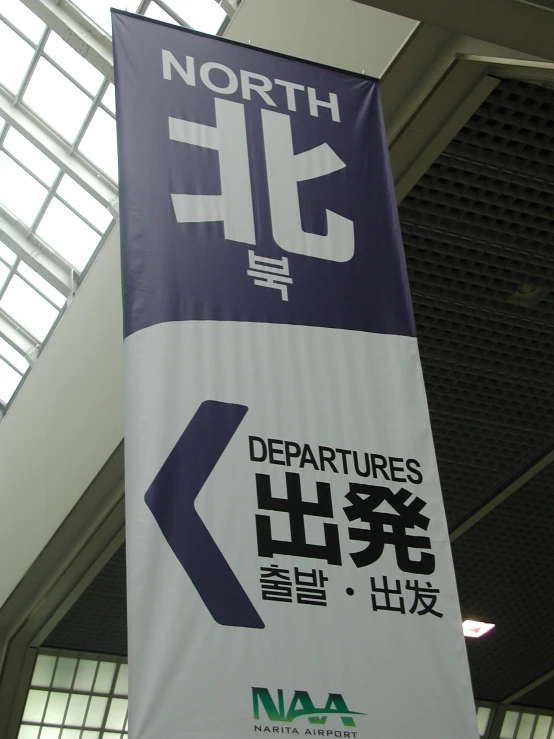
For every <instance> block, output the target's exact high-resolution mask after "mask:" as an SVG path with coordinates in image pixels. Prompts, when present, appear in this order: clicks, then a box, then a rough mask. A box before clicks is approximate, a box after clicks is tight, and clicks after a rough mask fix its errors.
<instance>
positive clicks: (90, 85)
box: [44, 31, 104, 95]
mask: <svg viewBox="0 0 554 739" xmlns="http://www.w3.org/2000/svg"><path fill="white" fill-rule="evenodd" d="M44 53H45V54H47V55H48V56H49V57H51V58H52V59H53V61H55V62H57V63H58V64H59V65H60V66H61V67H62V68H63V69H64V70H65V71H66V72H67V73H68V74H70V75H71V77H73V79H74V80H75V81H76V82H78V83H79V84H81V85H82V86H83V87H84V88H85V89H86V90H88V91H89V92H90V93H92V94H93V95H95V94H96V93H97V92H98V90H99V88H100V85H101V84H102V80H103V79H104V77H103V75H102V73H101V72H99V71H98V70H97V69H96V68H95V67H93V66H92V64H90V62H87V60H86V59H84V58H83V57H82V56H81V55H80V54H78V53H77V52H76V51H75V50H74V49H72V48H71V46H69V44H66V43H65V41H63V40H62V39H61V38H60V37H59V36H58V34H57V33H54V32H53V31H52V32H51V33H50V35H49V36H48V41H47V42H46V46H45V47H44Z"/></svg>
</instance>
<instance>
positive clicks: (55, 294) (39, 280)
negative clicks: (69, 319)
mask: <svg viewBox="0 0 554 739" xmlns="http://www.w3.org/2000/svg"><path fill="white" fill-rule="evenodd" d="M17 271H18V272H19V274H21V275H23V277H25V278H26V279H27V280H29V282H31V283H32V284H33V285H34V286H35V287H37V288H38V289H39V290H40V291H41V292H42V293H44V295H46V297H47V298H50V300H51V301H52V302H53V303H55V304H56V305H57V306H58V308H63V306H64V305H65V297H64V296H63V295H62V294H61V292H60V291H59V290H56V288H55V287H52V285H51V284H50V283H49V282H47V281H46V280H45V279H44V277H41V276H40V275H39V274H38V273H37V272H35V270H34V269H31V268H30V267H29V266H28V265H27V264H25V263H24V262H20V263H19V265H18V267H17Z"/></svg>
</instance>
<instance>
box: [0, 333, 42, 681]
mask: <svg viewBox="0 0 554 739" xmlns="http://www.w3.org/2000/svg"><path fill="white" fill-rule="evenodd" d="M4 343H6V342H4ZM8 346H9V345H8ZM10 349H11V347H10ZM12 351H14V350H13V349H12ZM0 352H2V354H4V351H3V347H2V344H1V343H0ZM15 354H18V352H15ZM4 356H5V357H6V359H9V360H10V361H12V359H11V357H10V356H8V355H7V354H4ZM14 364H15V362H14ZM25 364H27V362H25ZM55 666H56V658H55V657H53V656H52V655H50V654H39V656H38V657H37V661H36V662H35V669H34V671H33V679H32V680H31V685H33V686H35V687H37V686H38V687H40V688H49V687H50V684H51V682H52V675H53V674H54V667H55Z"/></svg>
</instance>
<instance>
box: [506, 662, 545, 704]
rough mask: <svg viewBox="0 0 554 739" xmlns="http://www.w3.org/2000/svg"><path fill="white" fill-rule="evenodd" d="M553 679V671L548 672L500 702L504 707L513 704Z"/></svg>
mask: <svg viewBox="0 0 554 739" xmlns="http://www.w3.org/2000/svg"><path fill="white" fill-rule="evenodd" d="M553 678H554V670H550V671H549V672H547V673H545V674H544V675H542V677H539V678H537V679H536V680H533V682H532V683H528V684H527V685H525V686H524V687H523V688H520V689H519V690H516V692H515V693H512V695H510V696H508V697H507V698H505V699H504V700H503V701H502V703H503V704H505V705H506V704H509V703H514V702H515V701H517V700H519V699H520V698H522V697H523V696H524V695H527V693H530V692H531V691H532V690H535V688H538V687H539V686H541V685H544V683H547V682H548V681H549V680H552V679H553Z"/></svg>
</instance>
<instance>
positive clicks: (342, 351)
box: [113, 11, 477, 739]
mask: <svg viewBox="0 0 554 739" xmlns="http://www.w3.org/2000/svg"><path fill="white" fill-rule="evenodd" d="M113 26H114V34H113V38H114V49H115V59H116V67H115V71H116V89H117V122H118V137H119V157H120V160H119V161H120V183H121V249H122V270H123V308H124V328H125V341H124V353H125V402H126V419H125V424H126V426H125V428H126V431H125V435H126V436H125V446H126V490H127V551H128V613H129V664H130V729H131V734H130V736H131V739H160V737H163V739H204V738H207V737H210V739H214V738H215V737H217V739H247V738H248V737H255V736H257V735H258V734H266V733H271V734H296V735H303V736H313V737H338V738H342V737H346V739H398V738H399V737H425V739H468V738H469V737H476V736H477V729H476V721H475V710H474V707H473V701H472V694H471V686H470V680H469V673H468V667H467V660H466V654H465V645H464V641H463V636H462V631H461V619H460V611H459V605H458V598H457V594H456V586H455V581H454V572H453V567H452V558H451V553H450V546H449V541H448V532H447V526H446V520H445V515H444V510H443V504H442V499H441V492H440V485H439V479H438V474H437V465H436V461H435V454H434V450H433V443H432V438H431V430H430V425H429V416H428V411H427V404H426V398H425V391H424V385H423V378H422V373H421V366H420V360H419V355H418V348H417V342H416V338H415V329H414V319H413V314H412V308H411V303H410V297H409V289H408V280H407V275H406V268H405V263H404V256H403V250H402V243H401V237H400V229H399V224H398V216H397V210H396V203H395V196H394V189H393V184H392V180H391V173H390V169H389V163H388V154H387V143H386V137H385V130H384V126H383V120H382V114H381V107H380V101H379V90H378V85H377V82H376V81H375V80H373V79H368V78H367V77H363V76H360V75H354V74H350V73H345V72H341V71H338V70H335V69H331V68H327V67H321V66H317V65H314V64H308V63H305V62H301V61H299V60H297V59H292V58H290V57H284V56H280V55H276V54H272V53H267V52H263V51H260V50H259V49H255V48H252V47H250V46H245V45H241V44H236V43H232V42H228V41H225V40H223V39H220V38H214V37H209V36H205V35H202V34H199V33H195V32H191V31H186V30H184V29H180V28H177V27H174V26H170V25H167V24H163V23H158V22H155V21H150V20H145V19H143V18H140V17H138V16H134V15H130V14H126V13H123V12H117V11H116V12H114V15H113Z"/></svg>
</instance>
